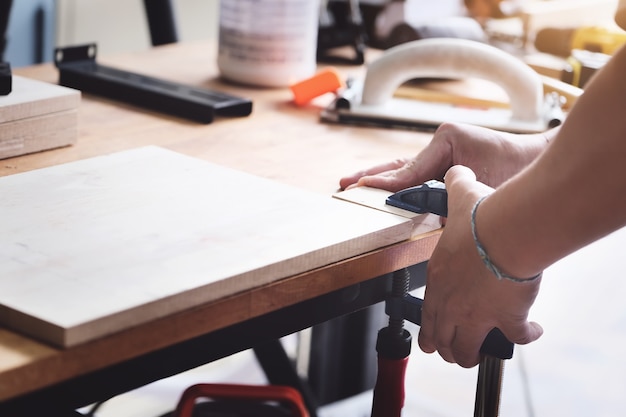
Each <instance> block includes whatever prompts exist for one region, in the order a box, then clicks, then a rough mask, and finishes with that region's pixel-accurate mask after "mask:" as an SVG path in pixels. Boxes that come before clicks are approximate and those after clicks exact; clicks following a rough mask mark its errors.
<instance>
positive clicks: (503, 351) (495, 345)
mask: <svg viewBox="0 0 626 417" xmlns="http://www.w3.org/2000/svg"><path fill="white" fill-rule="evenodd" d="M447 197H448V195H447V191H446V188H445V185H444V184H443V183H442V182H440V181H436V180H432V181H428V182H426V183H424V184H421V185H418V186H415V187H411V188H407V189H405V190H402V191H399V192H397V193H395V194H392V195H391V196H389V197H388V198H387V201H386V202H387V204H389V205H392V206H394V207H399V208H402V209H405V210H410V211H413V212H416V213H435V214H438V215H440V216H447V214H448V198H447ZM408 280H409V276H408V270H406V269H405V270H401V271H397V272H396V273H395V274H394V277H393V282H392V291H391V297H390V298H389V300H387V303H386V312H387V314H388V315H389V326H388V327H386V328H384V329H382V330H381V331H380V332H379V335H378V341H377V351H378V353H379V381H377V383H376V387H375V391H374V403H373V407H372V417H378V416H382V415H387V416H393V415H394V414H393V412H392V413H391V414H389V411H390V410H389V408H388V407H387V406H388V404H385V405H383V404H384V403H386V402H390V401H395V402H396V403H399V404H400V407H401V406H402V403H403V401H404V392H403V388H402V387H400V391H401V393H390V392H389V391H390V390H393V392H395V391H398V387H397V385H398V384H397V382H396V384H392V383H389V381H384V380H382V378H387V379H389V380H394V379H395V380H398V379H400V378H402V380H403V378H404V368H405V366H406V362H398V361H399V360H400V361H401V360H405V361H406V358H407V357H408V353H409V352H410V344H411V336H410V334H408V332H407V331H406V330H404V329H403V327H402V326H403V320H404V319H406V320H409V321H411V322H412V323H415V324H417V325H420V324H421V321H422V303H423V300H421V299H419V298H416V297H413V296H411V295H409V294H408V291H407V288H408ZM480 352H481V360H480V363H479V365H478V382H477V387H476V400H475V404H474V417H496V416H497V415H498V411H499V406H500V392H501V388H502V372H503V369H504V368H503V366H504V359H510V358H511V357H513V343H511V342H510V341H508V340H507V339H506V337H505V336H504V334H503V333H502V332H501V331H500V330H499V329H497V328H494V329H493V330H491V332H490V333H489V334H488V335H487V337H486V338H485V341H484V342H483V344H482V346H481V349H480ZM394 360H395V362H393V361H394ZM381 371H382V372H381ZM376 390H378V392H377V391H376ZM379 393H380V394H379ZM385 413H386V414H385ZM398 415H399V414H398Z"/></svg>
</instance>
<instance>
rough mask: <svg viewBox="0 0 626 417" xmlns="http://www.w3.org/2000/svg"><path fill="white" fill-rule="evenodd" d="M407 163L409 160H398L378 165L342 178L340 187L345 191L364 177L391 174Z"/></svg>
mask: <svg viewBox="0 0 626 417" xmlns="http://www.w3.org/2000/svg"><path fill="white" fill-rule="evenodd" d="M406 162H407V160H405V159H396V160H395V161H391V162H386V163H384V164H380V165H376V166H374V167H372V168H369V169H366V170H364V171H359V172H355V173H354V174H352V175H348V176H346V177H343V178H341V179H340V180H339V187H341V189H342V190H345V189H346V188H348V187H350V186H351V185H357V183H358V182H359V180H361V179H362V178H364V177H367V176H372V175H378V174H381V173H387V172H390V171H392V170H395V169H398V168H401V167H402V166H404V165H405V164H406Z"/></svg>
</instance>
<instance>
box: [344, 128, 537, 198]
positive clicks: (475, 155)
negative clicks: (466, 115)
mask: <svg viewBox="0 0 626 417" xmlns="http://www.w3.org/2000/svg"><path fill="white" fill-rule="evenodd" d="M546 145H547V140H546V137H545V136H544V135H541V134H534V135H516V134H512V133H506V132H499V131H495V130H491V129H486V128H483V127H478V126H473V125H464V124H454V123H445V124H442V125H441V126H440V127H439V128H438V129H437V131H436V132H435V134H434V136H433V138H432V140H431V142H430V143H429V144H428V146H426V148H424V149H423V150H422V152H420V153H419V154H418V155H417V156H415V157H413V158H405V159H397V160H395V161H392V162H389V163H385V164H381V165H378V166H375V167H372V168H370V169H367V170H365V171H361V172H357V173H355V174H353V175H350V176H347V177H344V178H342V179H341V180H340V181H339V185H340V187H341V189H342V190H343V189H346V188H349V187H354V186H368V187H374V188H382V189H384V190H388V191H393V192H395V191H399V190H401V189H404V188H408V187H411V186H414V185H419V184H421V183H423V182H425V181H428V180H432V179H442V178H443V176H444V174H445V173H446V171H447V170H448V169H449V168H450V167H452V166H453V165H465V166H467V167H469V168H471V169H472V170H473V171H474V172H476V173H477V176H478V180H479V181H480V182H483V183H485V184H488V185H490V186H492V187H497V186H498V185H500V184H501V183H502V182H504V181H506V180H507V179H508V178H510V177H512V176H513V175H515V174H516V173H517V172H519V171H521V170H522V169H523V168H524V167H526V166H527V165H528V164H529V163H530V162H531V161H532V160H533V159H535V158H536V157H537V155H539V153H541V151H542V150H543V149H544V147H545V146H546Z"/></svg>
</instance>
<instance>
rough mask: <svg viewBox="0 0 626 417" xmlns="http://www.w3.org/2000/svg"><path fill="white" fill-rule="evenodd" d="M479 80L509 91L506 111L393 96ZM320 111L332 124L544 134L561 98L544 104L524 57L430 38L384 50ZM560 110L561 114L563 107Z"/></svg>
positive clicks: (557, 115)
mask: <svg viewBox="0 0 626 417" xmlns="http://www.w3.org/2000/svg"><path fill="white" fill-rule="evenodd" d="M424 78H436V79H467V78H478V79H482V80H486V81H489V82H492V83H495V84H496V85H497V86H499V87H501V89H502V90H503V91H504V92H505V93H506V96H507V97H508V104H509V106H508V108H498V107H496V106H494V107H491V108H485V107H484V106H468V105H467V100H462V99H459V97H458V96H457V95H452V94H451V95H450V100H449V102H444V103H442V102H433V101H426V100H417V99H407V98H401V97H396V96H394V92H395V91H396V90H397V88H398V87H399V86H400V85H402V84H403V83H406V82H407V81H409V80H414V79H424ZM350 90H353V91H346V95H350V97H348V98H347V99H346V97H338V99H337V100H336V101H335V102H334V103H332V104H331V105H330V106H329V107H327V108H326V109H324V111H322V113H321V120H322V121H325V122H330V123H342V124H357V125H373V126H382V127H400V128H405V129H433V128H436V127H437V126H439V125H440V124H441V123H443V122H461V123H470V124H475V125H480V126H484V127H489V128H492V129H498V130H504V131H510V132H542V131H544V130H546V129H547V128H548V127H550V125H554V124H555V123H560V122H562V118H563V115H562V113H561V112H558V111H555V106H556V107H558V106H559V105H560V101H559V100H556V101H555V100H546V99H545V97H544V90H543V85H542V80H541V77H540V76H539V74H537V73H536V72H535V71H533V70H532V69H531V68H530V67H529V66H528V65H527V64H525V63H524V62H522V61H521V60H520V59H518V58H516V57H513V56H512V55H510V54H508V53H507V52H504V51H503V50H500V49H498V48H496V47H494V46H491V45H488V44H484V43H481V42H477V41H470V40H466V39H446V38H431V39H421V40H416V41H412V42H407V43H404V44H401V45H398V46H395V47H393V48H391V49H388V50H387V51H385V52H384V53H383V54H382V55H381V56H380V57H379V58H378V59H377V60H375V61H374V62H372V63H371V64H370V65H369V66H368V69H367V73H366V75H365V79H364V80H363V81H362V82H355V83H353V85H352V88H351V89H350ZM556 110H560V107H559V108H558V109H556Z"/></svg>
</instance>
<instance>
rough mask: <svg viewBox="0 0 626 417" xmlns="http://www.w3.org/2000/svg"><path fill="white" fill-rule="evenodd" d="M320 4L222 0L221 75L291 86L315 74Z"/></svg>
mask: <svg viewBox="0 0 626 417" xmlns="http://www.w3.org/2000/svg"><path fill="white" fill-rule="evenodd" d="M319 7H320V2H319V0H221V1H220V16H219V49H218V58H217V65H218V68H219V70H220V73H221V74H222V76H223V77H224V78H226V79H228V80H230V81H235V82H239V83H243V84H249V85H255V86H261V87H287V86H289V85H291V84H294V83H296V82H298V81H302V80H304V79H306V78H309V77H311V76H312V75H313V74H314V73H315V70H316V52H317V31H318V26H319V22H318V20H319Z"/></svg>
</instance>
